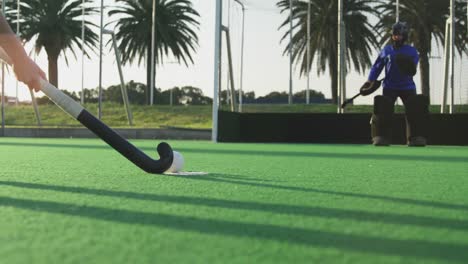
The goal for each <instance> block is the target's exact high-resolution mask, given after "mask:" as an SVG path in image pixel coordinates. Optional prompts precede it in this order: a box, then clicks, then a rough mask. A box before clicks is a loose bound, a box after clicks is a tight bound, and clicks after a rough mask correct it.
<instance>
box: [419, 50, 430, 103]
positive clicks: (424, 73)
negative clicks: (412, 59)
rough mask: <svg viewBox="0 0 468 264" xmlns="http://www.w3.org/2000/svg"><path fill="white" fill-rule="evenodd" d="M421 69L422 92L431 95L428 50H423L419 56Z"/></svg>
mask: <svg viewBox="0 0 468 264" xmlns="http://www.w3.org/2000/svg"><path fill="white" fill-rule="evenodd" d="M419 61H420V63H419V70H420V81H421V90H422V94H424V95H426V96H429V95H430V86H429V85H430V83H429V70H430V69H429V67H430V66H429V56H428V53H427V52H421V54H420V57H419Z"/></svg>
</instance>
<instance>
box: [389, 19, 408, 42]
mask: <svg viewBox="0 0 468 264" xmlns="http://www.w3.org/2000/svg"><path fill="white" fill-rule="evenodd" d="M392 34H393V35H401V36H403V41H406V40H407V39H408V26H407V24H406V22H397V23H395V24H394V25H393V26H392Z"/></svg>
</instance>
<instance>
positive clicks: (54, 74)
mask: <svg viewBox="0 0 468 264" xmlns="http://www.w3.org/2000/svg"><path fill="white" fill-rule="evenodd" d="M48 61H49V82H50V84H52V85H53V86H55V87H57V88H58V55H49V56H48Z"/></svg>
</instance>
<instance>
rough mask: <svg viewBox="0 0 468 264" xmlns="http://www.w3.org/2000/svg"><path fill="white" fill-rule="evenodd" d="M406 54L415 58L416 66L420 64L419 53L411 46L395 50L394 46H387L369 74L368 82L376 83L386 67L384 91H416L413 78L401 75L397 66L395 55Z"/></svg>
mask: <svg viewBox="0 0 468 264" xmlns="http://www.w3.org/2000/svg"><path fill="white" fill-rule="evenodd" d="M399 53H400V54H404V55H407V56H410V57H411V58H413V61H414V64H415V65H417V64H418V62H419V55H418V51H417V50H416V49H415V48H414V47H412V46H410V45H403V46H401V47H400V48H395V47H394V46H392V45H388V46H386V47H385V48H384V49H383V50H382V51H381V52H380V54H379V57H378V58H377V60H376V61H375V62H374V65H373V66H372V68H371V71H370V73H369V77H368V80H369V81H375V80H377V78H378V77H379V75H380V73H381V72H382V70H383V68H384V67H385V80H384V81H383V83H382V87H383V88H384V89H395V90H415V89H416V85H415V84H414V81H413V76H410V75H405V74H401V73H400V71H399V70H398V66H397V65H396V61H395V55H396V54H399Z"/></svg>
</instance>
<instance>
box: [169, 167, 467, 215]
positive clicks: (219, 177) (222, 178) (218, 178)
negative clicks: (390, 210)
mask: <svg viewBox="0 0 468 264" xmlns="http://www.w3.org/2000/svg"><path fill="white" fill-rule="evenodd" d="M175 177H180V178H184V179H190V180H200V181H214V182H221V183H228V184H238V185H246V186H253V187H264V188H271V189H279V190H287V191H299V192H310V193H322V194H330V195H338V196H346V197H353V198H363V199H371V200H382V201H387V202H394V203H404V204H410V205H417V206H427V207H435V208H441V209H452V210H462V211H468V206H466V205H461V204H449V203H443V202H436V201H424V200H416V199H411V198H399V197H391V196H385V195H376V194H361V193H352V192H340V191H330V190H321V189H314V188H305V187H296V186H284V185H278V184H269V183H261V182H246V181H242V180H233V179H231V178H230V177H232V175H225V174H210V175H204V176H199V177H185V176H175Z"/></svg>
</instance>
